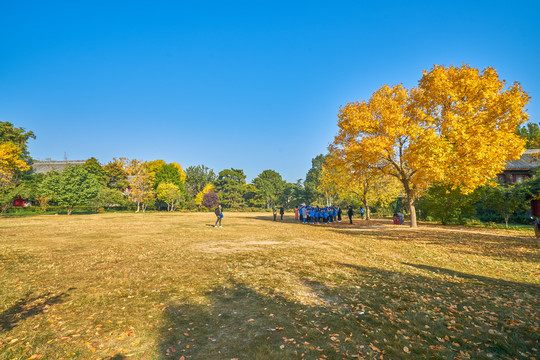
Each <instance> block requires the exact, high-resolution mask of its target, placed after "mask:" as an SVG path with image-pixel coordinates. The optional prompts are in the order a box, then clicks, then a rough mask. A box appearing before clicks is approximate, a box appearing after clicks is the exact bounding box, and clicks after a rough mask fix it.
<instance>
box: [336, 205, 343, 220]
mask: <svg viewBox="0 0 540 360" xmlns="http://www.w3.org/2000/svg"><path fill="white" fill-rule="evenodd" d="M342 213H343V211H342V210H341V206H338V207H337V221H338V222H341V214H342Z"/></svg>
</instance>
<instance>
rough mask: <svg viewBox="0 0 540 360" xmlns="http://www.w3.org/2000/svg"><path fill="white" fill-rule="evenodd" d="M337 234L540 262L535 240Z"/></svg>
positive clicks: (386, 231) (385, 231)
mask: <svg viewBox="0 0 540 360" xmlns="http://www.w3.org/2000/svg"><path fill="white" fill-rule="evenodd" d="M334 231H336V232H337V233H339V234H343V235H349V236H365V237H369V238H371V239H374V240H381V241H396V242H411V241H418V242H424V243H425V244H426V245H440V246H444V247H445V248H446V249H447V250H448V251H452V252H454V253H457V254H467V255H482V256H494V257H505V258H509V259H512V260H527V261H534V262H540V242H539V241H538V240H537V239H535V238H526V237H515V236H501V235H495V234H489V233H486V234H479V233H470V232H466V231H463V232H461V231H444V230H443V231H441V230H437V231H430V230H429V229H422V230H412V229H404V231H400V230H399V229H396V230H393V228H381V229H376V228H375V229H365V228H354V229H347V230H345V229H336V230H334Z"/></svg>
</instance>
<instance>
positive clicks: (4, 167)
mask: <svg viewBox="0 0 540 360" xmlns="http://www.w3.org/2000/svg"><path fill="white" fill-rule="evenodd" d="M21 154H22V149H21V147H19V146H17V145H15V144H13V143H11V142H6V143H3V144H0V189H4V188H7V187H9V186H11V184H12V180H13V178H14V176H15V174H16V173H17V172H20V171H26V170H28V169H30V166H28V164H27V163H26V161H24V160H23V159H21Z"/></svg>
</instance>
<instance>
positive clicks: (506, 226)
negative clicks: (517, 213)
mask: <svg viewBox="0 0 540 360" xmlns="http://www.w3.org/2000/svg"><path fill="white" fill-rule="evenodd" d="M509 218H510V215H504V228H505V229H508V219H509Z"/></svg>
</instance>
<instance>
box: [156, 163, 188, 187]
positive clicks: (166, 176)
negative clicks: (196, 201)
mask: <svg viewBox="0 0 540 360" xmlns="http://www.w3.org/2000/svg"><path fill="white" fill-rule="evenodd" d="M161 183H169V184H174V185H176V186H178V188H184V182H183V181H182V174H181V173H180V171H179V170H178V167H176V166H175V165H174V164H165V165H163V166H161V167H160V168H159V170H158V171H157V172H156V177H155V179H154V186H155V187H156V188H157V187H158V186H159V184H161Z"/></svg>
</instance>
